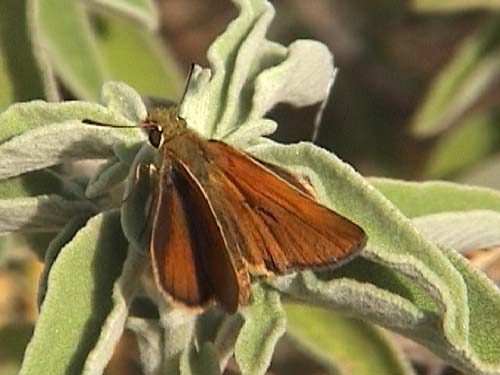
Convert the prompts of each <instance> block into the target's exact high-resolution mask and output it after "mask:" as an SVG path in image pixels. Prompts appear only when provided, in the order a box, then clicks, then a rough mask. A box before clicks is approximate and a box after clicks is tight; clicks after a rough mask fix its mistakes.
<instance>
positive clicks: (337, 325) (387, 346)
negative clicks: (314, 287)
mask: <svg viewBox="0 0 500 375" xmlns="http://www.w3.org/2000/svg"><path fill="white" fill-rule="evenodd" d="M285 311H286V315H287V321H288V323H287V334H289V335H291V336H292V338H293V339H294V341H297V343H298V344H299V345H300V346H303V347H304V349H305V350H306V351H307V352H309V353H310V354H311V355H313V356H314V357H316V358H317V359H319V360H320V362H322V363H324V364H325V365H326V366H327V367H328V368H330V371H331V372H332V373H335V374H339V375H348V374H357V375H371V374H377V375H384V374H385V375H398V374H400V375H408V374H414V372H413V371H412V370H411V366H410V364H409V363H408V362H407V361H406V360H404V359H403V353H401V352H399V351H398V350H397V349H396V347H395V346H393V344H392V343H391V342H390V341H389V339H388V338H386V337H385V336H384V334H383V332H381V330H380V329H378V328H376V327H374V326H372V325H370V324H368V323H366V322H363V321H360V320H357V319H352V318H348V317H345V316H343V315H341V314H339V313H337V312H334V311H328V310H325V309H323V308H319V307H310V306H305V305H300V304H298V303H287V304H285Z"/></svg>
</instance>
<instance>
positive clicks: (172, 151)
mask: <svg viewBox="0 0 500 375" xmlns="http://www.w3.org/2000/svg"><path fill="white" fill-rule="evenodd" d="M147 123H148V124H151V125H150V126H151V128H150V130H148V132H149V140H150V143H151V145H152V146H153V147H156V148H158V149H159V151H160V153H161V155H162V168H163V169H164V171H165V170H166V169H168V168H169V165H170V164H171V161H172V160H173V159H175V160H176V161H178V162H182V163H183V164H185V165H186V166H189V168H190V170H191V171H192V173H193V174H194V175H196V176H197V177H198V178H201V179H204V178H205V177H206V176H205V175H206V163H207V162H208V157H207V148H206V144H207V140H206V139H204V138H203V137H202V136H200V135H199V134H198V133H197V132H196V131H194V130H193V129H190V128H188V126H187V124H186V122H185V120H184V119H182V118H180V117H179V116H178V114H177V110H176V108H160V109H155V110H153V111H152V112H151V113H150V114H149V116H148V120H147Z"/></svg>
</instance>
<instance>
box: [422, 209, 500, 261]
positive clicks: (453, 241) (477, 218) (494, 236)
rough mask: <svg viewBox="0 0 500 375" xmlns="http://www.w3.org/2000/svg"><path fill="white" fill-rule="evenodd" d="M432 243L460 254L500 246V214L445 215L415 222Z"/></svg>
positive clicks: (485, 212)
mask: <svg viewBox="0 0 500 375" xmlns="http://www.w3.org/2000/svg"><path fill="white" fill-rule="evenodd" d="M413 223H414V224H415V226H416V227H417V228H418V229H419V230H420V231H421V232H422V233H423V234H424V235H425V236H426V237H428V238H429V239H431V240H432V241H434V242H436V243H438V244H440V245H443V246H447V247H449V248H451V249H454V250H457V251H459V252H464V251H466V250H472V249H485V248H488V247H493V246H498V245H500V212H497V211H487V210H472V211H462V212H442V213H439V214H432V215H427V216H422V217H418V218H415V219H413Z"/></svg>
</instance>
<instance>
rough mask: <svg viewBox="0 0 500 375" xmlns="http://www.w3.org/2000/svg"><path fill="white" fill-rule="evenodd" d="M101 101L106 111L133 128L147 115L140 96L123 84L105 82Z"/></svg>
mask: <svg viewBox="0 0 500 375" xmlns="http://www.w3.org/2000/svg"><path fill="white" fill-rule="evenodd" d="M101 99H102V102H103V103H104V105H105V106H106V107H107V108H108V109H110V110H111V111H113V112H116V113H119V114H120V115H122V116H123V117H125V118H126V119H127V120H129V121H130V122H131V123H132V124H134V125H135V126H137V123H139V122H140V121H143V120H145V119H146V116H147V114H148V111H147V109H146V106H145V105H144V103H143V102H142V99H141V97H140V95H139V94H138V93H137V92H136V91H135V90H134V89H132V88H131V87H130V86H129V85H127V84H125V83H123V82H117V81H109V82H106V83H105V84H104V85H103V86H102V90H101ZM122 125H128V124H122Z"/></svg>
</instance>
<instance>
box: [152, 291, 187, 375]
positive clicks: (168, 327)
mask: <svg viewBox="0 0 500 375" xmlns="http://www.w3.org/2000/svg"><path fill="white" fill-rule="evenodd" d="M158 298H162V296H158ZM160 322H161V326H162V328H163V342H164V343H165V346H164V348H163V350H164V352H163V355H162V359H163V363H162V373H165V374H179V373H180V371H181V368H182V367H185V364H182V363H181V362H182V361H185V360H186V359H182V357H183V356H184V355H188V356H189V354H184V353H185V352H186V351H187V350H188V351H189V350H190V349H189V347H190V343H191V340H192V337H193V333H194V328H195V323H196V314H195V313H192V312H190V311H186V310H184V309H171V308H170V307H165V306H164V305H163V304H162V303H161V302H160Z"/></svg>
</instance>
